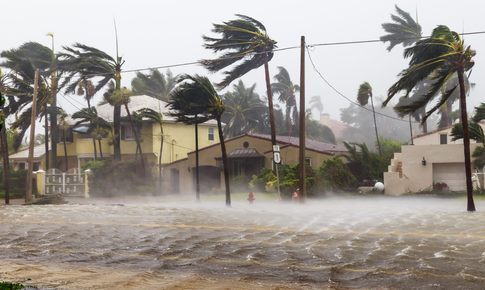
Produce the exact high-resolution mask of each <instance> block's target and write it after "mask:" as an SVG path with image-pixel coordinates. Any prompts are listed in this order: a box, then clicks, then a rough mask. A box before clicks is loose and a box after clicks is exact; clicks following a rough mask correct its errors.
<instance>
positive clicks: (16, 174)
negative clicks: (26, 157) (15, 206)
mask: <svg viewBox="0 0 485 290" xmlns="http://www.w3.org/2000/svg"><path fill="white" fill-rule="evenodd" d="M3 170H4V169H3V168H1V169H0V182H1V183H2V185H1V189H2V190H4V187H3V179H4V173H3ZM9 174H10V178H9V193H10V194H12V193H14V194H15V193H20V194H22V195H23V196H25V191H26V183H25V180H27V170H23V169H20V170H16V171H14V170H10V173H9ZM32 184H33V186H32V193H37V182H36V179H35V178H33V180H32Z"/></svg>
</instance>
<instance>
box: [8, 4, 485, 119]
mask: <svg viewBox="0 0 485 290" xmlns="http://www.w3.org/2000/svg"><path fill="white" fill-rule="evenodd" d="M395 4H397V5H398V6H399V7H400V8H401V9H403V10H405V11H408V12H410V13H411V15H412V16H413V17H416V14H417V16H418V22H419V23H420V24H421V26H422V28H423V35H425V36H428V35H429V34H430V33H431V31H432V30H433V28H435V27H436V26H437V25H440V24H443V25H447V26H448V27H450V29H451V30H454V31H457V32H459V33H462V32H481V31H485V21H484V20H483V17H484V16H483V11H485V2H482V1H476V0H475V1H470V0H464V1H448V0H446V1H444V0H440V1H436V0H423V1H415V2H412V1H401V0H400V1H385V0H369V1H360V0H359V1H357V0H352V1H307V0H300V1H289V0H280V1H261V0H259V1H253V0H247V1H243V2H240V1H239V2H236V1H227V0H226V1H215V0H205V1H196V0H192V1H143V0H138V1H126V0H117V1H105V0H98V1H91V0H86V1H65V0H64V1H60V0H58V1H49V0H46V1H22V0H18V1H13V0H9V1H2V4H1V10H0V11H1V12H2V13H1V18H0V19H1V23H2V24H1V25H2V28H1V36H2V37H1V41H0V50H1V51H3V50H7V49H12V48H16V47H18V46H20V45H21V44H23V43H24V42H27V41H35V42H39V43H41V44H43V45H45V46H48V47H51V45H52V42H51V41H52V40H51V38H50V37H49V36H46V34H47V33H53V34H54V40H55V44H54V48H55V51H56V52H58V51H61V50H62V47H63V46H69V45H72V44H74V43H76V42H80V43H83V44H86V45H89V46H93V47H96V48H98V49H101V50H103V51H105V52H107V53H108V54H110V55H112V56H115V55H116V38H115V28H114V20H116V25H117V31H118V45H119V54H120V55H121V56H123V59H124V60H126V63H125V64H124V66H123V70H124V71H132V72H125V73H123V74H122V86H126V87H128V88H130V87H131V86H130V84H131V79H132V78H133V77H134V75H135V74H134V72H133V71H135V70H145V69H148V68H158V67H166V66H170V65H178V64H184V63H191V62H195V61H198V60H200V59H204V58H214V57H216V55H214V54H213V53H212V52H211V51H209V50H206V49H204V48H203V47H202V44H203V41H202V35H204V34H205V35H209V36H216V35H215V34H212V33H211V28H212V23H222V22H223V21H227V20H231V19H235V14H244V15H248V16H250V17H253V18H255V19H257V20H259V21H260V22H262V23H263V24H264V25H265V27H266V29H267V31H268V33H269V36H270V37H271V38H273V39H274V40H276V41H277V42H278V44H277V45H278V48H290V47H295V46H299V45H300V38H301V36H302V35H304V36H305V37H306V43H307V44H308V45H315V44H329V43H338V42H351V41H368V40H378V39H379V37H380V36H382V35H384V31H383V30H382V27H381V24H382V23H384V22H390V21H391V18H390V14H391V13H393V14H395V13H396V12H395V7H394V5H395ZM465 42H466V44H468V45H471V47H472V49H474V50H476V51H477V55H476V57H475V58H474V60H475V62H476V65H475V67H474V69H473V72H472V74H471V77H470V81H471V82H474V83H476V88H475V89H474V90H473V91H471V93H470V97H469V98H468V111H469V112H471V111H472V110H473V107H474V106H478V105H479V104H480V103H481V102H482V101H483V100H482V98H481V97H480V96H482V95H484V93H485V84H484V83H482V82H481V81H480V80H482V79H484V77H485V60H484V57H483V55H485V34H477V35H466V36H465ZM386 47H387V44H384V43H382V42H374V43H362V44H346V45H326V46H314V47H311V48H310V55H311V57H312V59H313V62H314V64H315V66H316V69H317V70H318V71H319V72H320V73H321V74H322V76H323V77H324V78H325V79H326V80H327V81H328V82H329V83H330V85H331V86H333V87H334V88H335V89H336V90H337V91H338V92H340V93H341V94H343V95H344V96H346V97H348V98H349V99H351V100H352V101H355V99H356V94H357V89H358V87H359V85H360V84H361V83H362V82H363V81H367V82H369V83H370V84H371V85H372V87H373V90H374V96H375V97H378V98H379V97H382V98H384V97H385V96H386V95H387V90H388V88H389V87H390V86H391V85H392V84H393V83H394V82H396V81H397V75H398V73H399V72H400V71H401V70H402V69H404V68H405V67H406V66H407V63H408V61H407V60H405V59H403V56H402V55H403V47H402V46H397V47H395V48H394V49H393V50H392V51H391V52H388V51H387V50H386ZM277 66H283V67H285V68H286V69H287V70H288V71H289V72H290V76H291V78H292V80H293V82H294V83H299V82H300V72H299V70H300V50H299V48H295V49H288V50H283V51H278V52H275V55H274V58H273V60H272V61H271V62H270V75H271V77H273V76H274V75H275V74H276V73H277ZM170 69H171V71H172V72H173V73H174V74H180V73H188V74H195V73H198V74H201V75H208V76H209V78H210V79H211V80H212V81H213V82H218V81H220V80H221V79H222V75H221V74H212V75H209V74H208V72H207V71H206V70H205V69H204V68H202V67H201V66H198V65H187V66H178V67H172V68H170ZM161 70H162V71H163V72H164V71H165V70H166V68H163V69H161ZM144 72H148V71H146V70H145V71H144ZM306 76H307V78H306V98H307V102H308V100H309V99H310V97H311V96H314V95H320V96H321V98H322V102H323V104H324V112H326V113H330V114H331V116H332V118H333V119H339V118H340V110H339V109H340V108H346V107H348V106H349V104H350V103H349V101H348V100H346V99H345V98H344V97H342V96H341V95H340V94H339V93H337V92H336V91H334V90H333V89H332V88H331V87H329V85H327V84H326V83H325V82H324V80H323V79H322V78H321V77H320V76H319V74H318V73H317V72H316V71H314V68H313V66H312V64H311V62H310V59H309V57H308V55H307V57H306ZM242 80H243V81H244V83H245V84H246V85H252V84H254V83H257V92H258V93H259V94H260V95H261V96H264V95H265V84H264V68H263V67H261V68H259V69H256V70H253V71H251V72H250V73H248V74H247V75H245V76H244V77H243V78H242ZM227 89H232V85H231V86H229V87H228V88H227ZM227 89H226V90H224V91H222V92H221V93H224V92H225V91H227ZM101 98H102V92H100V93H98V94H97V95H96V97H95V101H94V104H97V103H98V102H99V101H100V100H101ZM59 105H60V106H62V107H63V108H64V109H65V110H66V111H67V112H68V113H73V112H75V111H77V110H79V109H80V108H82V107H83V106H85V102H84V101H83V99H82V98H80V97H77V96H61V97H60V98H59ZM456 106H457V105H455V107H456ZM455 107H454V109H456V108H455ZM313 113H314V116H315V117H316V116H317V113H318V112H317V111H314V112H313Z"/></svg>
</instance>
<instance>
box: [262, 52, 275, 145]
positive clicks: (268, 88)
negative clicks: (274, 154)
mask: <svg viewBox="0 0 485 290" xmlns="http://www.w3.org/2000/svg"><path fill="white" fill-rule="evenodd" d="M264 73H265V76H266V92H267V94H268V107H269V122H270V126H271V144H272V145H276V128H275V127H276V124H275V121H274V111H273V94H272V93H271V83H270V80H269V68H268V55H266V54H264ZM271 151H273V148H271Z"/></svg>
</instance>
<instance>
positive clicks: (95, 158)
mask: <svg viewBox="0 0 485 290" xmlns="http://www.w3.org/2000/svg"><path fill="white" fill-rule="evenodd" d="M93 147H94V161H98V153H97V151H96V138H94V136H93Z"/></svg>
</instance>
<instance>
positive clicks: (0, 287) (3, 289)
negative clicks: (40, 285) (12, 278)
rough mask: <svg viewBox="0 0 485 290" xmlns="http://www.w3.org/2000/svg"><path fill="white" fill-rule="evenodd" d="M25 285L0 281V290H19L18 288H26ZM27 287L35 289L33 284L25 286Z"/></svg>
mask: <svg viewBox="0 0 485 290" xmlns="http://www.w3.org/2000/svg"><path fill="white" fill-rule="evenodd" d="M28 280H30V279H28ZM25 287H26V286H24V285H22V284H18V283H10V282H0V290H19V289H26V288H25ZM27 287H29V289H37V287H35V286H30V285H29V286H27Z"/></svg>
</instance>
